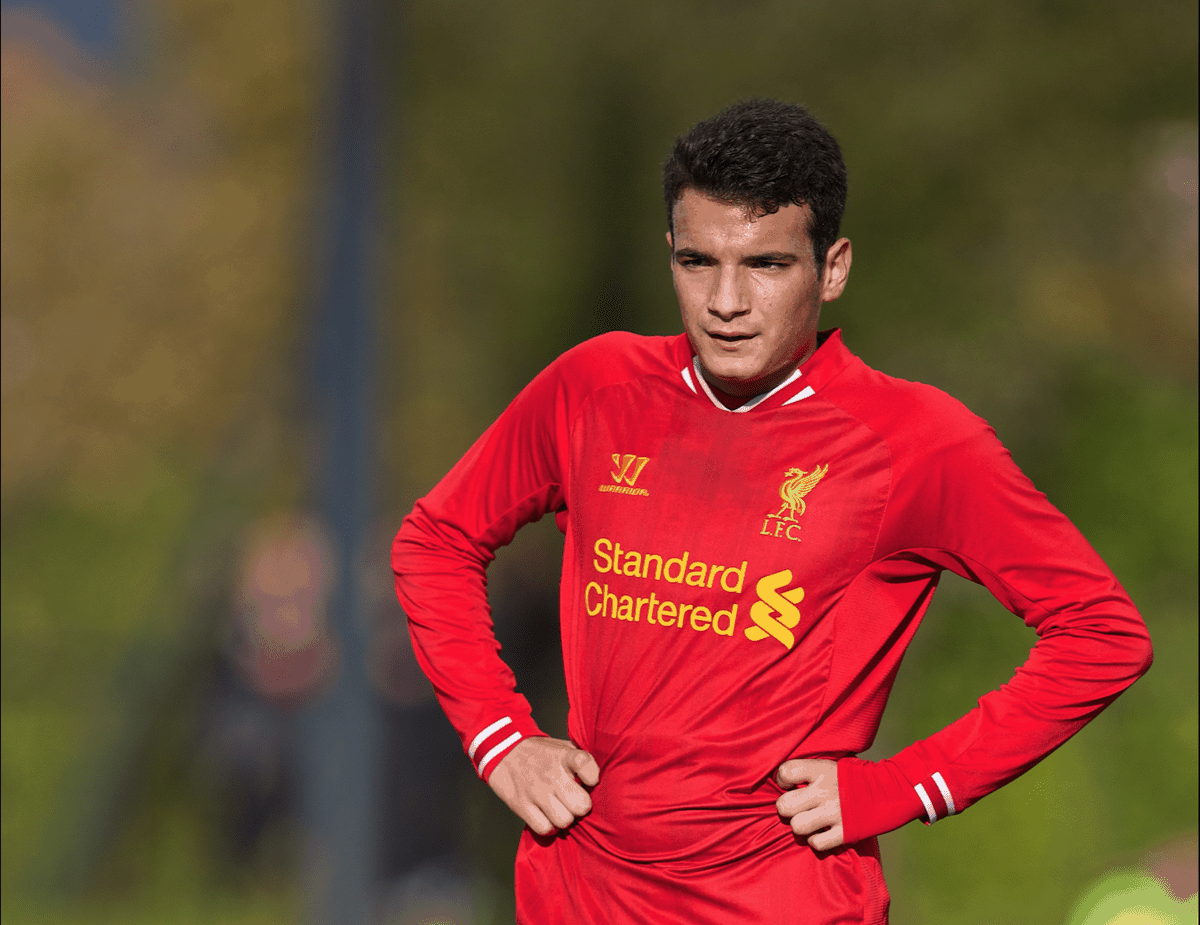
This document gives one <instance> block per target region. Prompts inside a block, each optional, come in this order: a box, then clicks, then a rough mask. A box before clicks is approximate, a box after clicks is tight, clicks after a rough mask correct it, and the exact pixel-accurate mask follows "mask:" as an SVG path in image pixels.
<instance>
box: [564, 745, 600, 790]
mask: <svg viewBox="0 0 1200 925" xmlns="http://www.w3.org/2000/svg"><path fill="white" fill-rule="evenodd" d="M567 767H568V768H570V769H571V770H572V771H573V772H575V775H576V776H577V777H578V778H579V779H580V780H581V781H583V782H584V783H585V784H587V785H588V786H589V787H595V786H596V784H598V783H600V765H598V764H596V759H595V758H593V757H592V756H591V755H589V754H588V753H587V752H585V751H584V750H583V749H581V748H580V749H576V750H575V751H573V752H571V754H570V756H569V757H568V758H567Z"/></svg>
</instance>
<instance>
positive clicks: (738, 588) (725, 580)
mask: <svg viewBox="0 0 1200 925" xmlns="http://www.w3.org/2000/svg"><path fill="white" fill-rule="evenodd" d="M731 575H737V581H735V582H734V583H733V587H732V588H731V587H729V578H730V576H731ZM745 580H746V563H745V562H743V563H742V567H741V568H726V569H725V574H724V575H722V576H721V587H722V588H724V589H725V590H726V591H728V592H729V593H730V594H741V593H742V582H744V581H745Z"/></svg>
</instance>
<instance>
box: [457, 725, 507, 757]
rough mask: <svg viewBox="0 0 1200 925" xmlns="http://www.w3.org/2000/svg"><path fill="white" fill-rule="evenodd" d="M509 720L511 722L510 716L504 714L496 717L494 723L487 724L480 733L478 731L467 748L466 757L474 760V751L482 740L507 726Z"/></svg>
mask: <svg viewBox="0 0 1200 925" xmlns="http://www.w3.org/2000/svg"><path fill="white" fill-rule="evenodd" d="M511 722H512V717H511V716H506V717H504V719H498V720H496V721H495V722H494V723H492V724H491V725H490V726H488V727H487V728H486V729H484V730H483V731H482V732H481V733H479V735H477V736H475V738H474V739H473V740H472V742H471V747H470V748H468V749H467V757H468V758H470V759H471V760H472V761H474V760H475V752H477V751H478V750H479V746H480V745H482V744H483V743H484V740H486V739H487V738H488V736H490V735H492V733H494V732H497V731H498V730H500V729H503V728H504V727H505V726H507V725H508V724H509V723H511Z"/></svg>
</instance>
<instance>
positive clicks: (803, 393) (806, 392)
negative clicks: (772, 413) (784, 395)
mask: <svg viewBox="0 0 1200 925" xmlns="http://www.w3.org/2000/svg"><path fill="white" fill-rule="evenodd" d="M816 394H817V393H816V392H815V391H813V387H812V386H811V385H806V386H805V387H804V388H802V389H801V390H800V391H799V392H797V393H796V394H795V395H793V396H792V397H791V398H789V399H788V400H787V401H785V402H784V403H783V404H784V405H790V404H791V403H792V402H794V401H804V399H806V398H810V397H812V396H813V395H816ZM780 407H782V405H781V406H780Z"/></svg>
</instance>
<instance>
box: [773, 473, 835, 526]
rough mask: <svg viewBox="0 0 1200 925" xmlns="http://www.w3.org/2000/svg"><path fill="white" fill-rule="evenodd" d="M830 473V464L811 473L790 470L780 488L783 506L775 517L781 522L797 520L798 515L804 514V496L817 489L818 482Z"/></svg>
mask: <svg viewBox="0 0 1200 925" xmlns="http://www.w3.org/2000/svg"><path fill="white" fill-rule="evenodd" d="M828 471H829V463H826V464H825V465H824V466H817V468H815V469H813V470H812V471H811V472H805V471H804V470H803V469H797V468H795V467H793V468H791V469H788V471H787V473H786V474H785V476H784V480H783V484H782V485H780V486H779V497H780V498H782V499H783V504H782V505H781V506H780V508H779V513H778V514H776V515H775V517H776V518H778V519H779V520H795V519H796V514H797V513H799V514H800V515H803V514H804V496H805V495H807V494H808V493H809V492H810V491H812V490H813V489H814V488H816V487H817V482H819V481H821V479H823V478H824V477H825V473H826V472H828Z"/></svg>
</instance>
